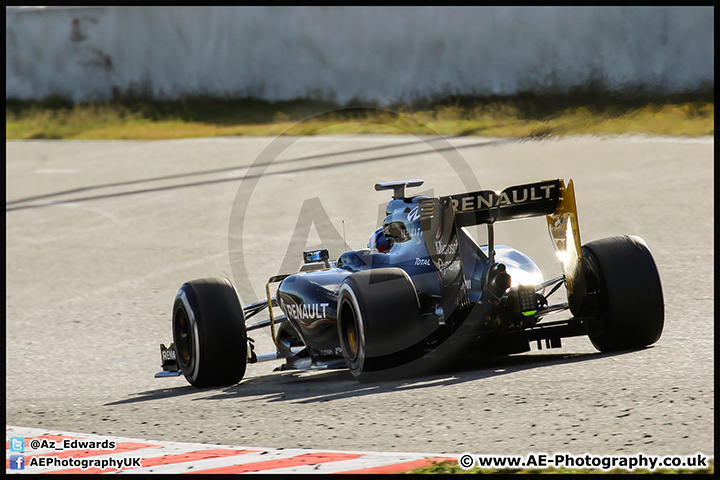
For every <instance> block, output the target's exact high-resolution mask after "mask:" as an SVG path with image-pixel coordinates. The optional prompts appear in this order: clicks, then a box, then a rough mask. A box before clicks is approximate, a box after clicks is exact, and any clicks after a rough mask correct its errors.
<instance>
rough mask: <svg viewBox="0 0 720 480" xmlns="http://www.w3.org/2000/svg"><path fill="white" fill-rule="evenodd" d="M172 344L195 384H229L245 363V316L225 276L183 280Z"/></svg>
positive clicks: (239, 376)
mask: <svg viewBox="0 0 720 480" xmlns="http://www.w3.org/2000/svg"><path fill="white" fill-rule="evenodd" d="M172 329H173V342H174V344H175V349H176V352H177V362H178V365H179V367H180V370H181V371H182V373H183V375H184V376H185V378H186V379H187V381H188V382H190V384H192V385H193V386H195V387H214V386H221V385H232V384H235V383H238V382H239V381H240V380H242V378H243V376H244V375H245V369H246V367H247V333H246V330H245V317H244V315H243V309H242V306H241V305H240V301H239V300H238V296H237V293H236V292H235V288H234V287H233V285H232V283H231V282H230V280H228V279H226V278H203V279H199V280H193V281H190V282H187V283H185V284H184V285H183V286H182V287H180V290H179V291H178V293H177V296H176V297H175V303H174V305H173V314H172Z"/></svg>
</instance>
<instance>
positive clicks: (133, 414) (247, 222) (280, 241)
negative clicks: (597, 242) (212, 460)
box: [6, 136, 715, 455]
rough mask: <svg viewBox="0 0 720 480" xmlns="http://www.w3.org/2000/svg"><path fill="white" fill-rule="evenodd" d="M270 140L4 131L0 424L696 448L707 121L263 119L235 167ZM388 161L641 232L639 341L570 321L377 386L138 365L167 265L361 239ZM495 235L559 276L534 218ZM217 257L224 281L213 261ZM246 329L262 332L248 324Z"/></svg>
mask: <svg viewBox="0 0 720 480" xmlns="http://www.w3.org/2000/svg"><path fill="white" fill-rule="evenodd" d="M273 140H274V139H272V138H248V139H243V138H219V139H193V140H177V141H157V142H134V141H113V142H101V141H82V142H80V141H66V142H63V141H29V142H6V153H7V166H6V173H7V180H6V182H7V183H6V187H7V198H6V201H7V204H6V221H7V229H6V234H7V240H6V255H7V266H6V279H7V290H6V301H7V306H6V314H7V326H6V334H7V348H6V362H7V367H6V385H7V393H6V403H7V404H6V424H7V425H16V426H23V427H36V428H47V429H61V430H66V431H74V432H86V433H89V434H100V435H116V436H124V437H134V438H147V439H155V440H162V441H180V442H202V443H213V444H228V445H254V446H265V447H272V448H316V449H317V448H325V449H333V450H343V449H347V450H363V451H399V452H402V451H405V452H435V453H447V454H459V453H461V452H473V453H483V454H519V455H522V454H526V453H529V452H548V453H551V454H552V453H556V452H569V453H574V454H583V453H592V454H623V453H624V454H636V453H638V452H642V453H645V454H657V455H666V454H678V455H685V454H694V453H696V452H701V453H704V454H705V455H712V454H713V452H714V446H715V442H714V434H713V431H714V410H713V405H714V379H713V375H714V348H713V337H714V324H713V323H714V302H713V300H714V294H713V287H714V275H713V260H714V252H713V226H714V225H713V224H714V219H713V218H714V217H713V214H714V211H713V176H714V171H713V151H714V141H713V139H712V138H710V137H705V138H699V139H677V138H666V137H638V136H633V137H619V138H592V137H588V138H583V137H581V138H570V139H565V140H546V141H506V140H493V139H483V138H455V139H449V140H447V141H445V140H439V139H433V138H416V137H412V136H367V137H365V136H332V137H322V136H318V137H307V138H286V139H284V140H282V141H283V142H285V143H283V144H282V149H278V150H275V151H273V155H275V154H277V159H276V160H275V161H274V163H272V164H271V165H269V166H268V167H267V168H264V167H261V168H257V167H256V168H254V169H249V166H250V165H251V164H252V163H253V162H255V161H259V162H260V163H263V162H265V163H268V162H267V160H268V152H267V151H266V152H265V153H263V150H264V149H265V148H266V147H267V146H268V145H270V144H271V143H272V142H273ZM448 142H449V143H448ZM276 145H277V144H276ZM280 150H282V151H280ZM444 152H454V153H452V155H455V156H454V157H453V159H451V160H450V161H449V160H448V158H446V157H447V155H445V156H444V155H443V153H444ZM452 155H451V156H452ZM457 155H459V156H460V158H461V159H462V162H464V163H463V165H466V166H467V167H468V168H469V170H467V169H466V170H463V169H464V168H465V167H462V168H461V167H458V163H457V162H458V161H457ZM258 159H259V160H258ZM453 162H454V164H455V166H454V167H453V166H452V165H451V163H453ZM468 171H469V172H470V174H471V175H474V178H475V179H474V180H473V179H472V178H470V177H469V176H468V175H469V174H468ZM458 172H459V173H460V175H461V176H458ZM243 178H244V180H243ZM253 178H254V179H255V180H254V181H252V182H250V181H249V180H250V179H253ZM408 178H422V179H424V180H425V182H426V184H425V185H424V186H423V187H421V188H419V189H417V190H418V191H423V192H425V191H427V190H428V189H430V188H432V189H433V190H432V191H433V193H434V194H435V195H442V194H452V193H459V192H463V191H465V185H469V184H472V182H477V185H480V186H482V188H491V189H494V190H500V189H502V188H504V187H507V186H510V185H515V184H522V183H528V182H533V181H538V180H542V179H552V178H564V179H566V180H567V179H570V178H572V179H573V180H574V182H575V187H576V195H577V203H578V211H579V224H580V231H581V237H582V240H583V241H584V242H587V241H590V240H593V239H598V238H602V237H609V236H613V235H620V234H635V235H639V236H641V237H643V238H644V239H645V240H646V242H647V243H648V245H649V247H650V249H651V251H652V253H653V255H654V257H655V260H656V262H657V264H658V266H659V270H660V274H661V278H662V282H663V287H664V294H665V305H666V321H665V322H666V323H665V330H664V333H663V336H662V338H661V339H660V341H659V342H658V343H657V344H656V345H655V346H653V347H651V348H647V349H644V350H640V351H632V352H621V353H617V354H601V353H598V352H597V351H596V350H595V349H594V348H593V346H592V345H591V343H590V342H589V340H588V339H587V338H585V337H579V338H574V339H567V340H564V343H563V348H561V349H555V350H542V351H537V349H536V348H535V346H533V351H531V352H528V353H526V354H522V355H514V356H511V357H506V358H504V359H494V360H491V361H488V362H486V363H484V364H481V365H477V366H475V367H474V368H458V370H456V371H449V372H441V373H437V374H433V375H427V376H422V377H419V378H411V379H406V380H397V381H389V382H383V383H378V384H359V383H356V382H355V381H354V380H353V379H352V377H351V376H350V374H349V373H348V372H347V371H344V370H334V371H314V372H290V371H286V372H273V369H274V368H275V367H276V366H278V365H279V361H272V362H267V363H259V364H255V365H250V366H249V367H248V373H247V376H246V378H245V379H244V380H243V381H242V382H241V383H240V384H238V385H235V386H231V387H225V388H210V389H195V388H193V387H191V386H189V385H188V384H187V383H186V382H185V380H184V379H183V378H182V377H179V378H168V379H155V378H153V374H154V373H155V372H156V371H158V370H159V363H160V359H159V348H158V345H159V344H160V343H161V342H168V343H169V341H171V338H172V337H171V331H170V309H171V306H172V301H173V298H174V295H175V293H176V291H177V289H178V288H179V286H180V285H181V284H182V283H183V282H184V281H187V280H190V279H194V278H201V277H208V276H224V277H229V278H231V279H234V280H235V282H236V283H237V284H238V285H240V284H243V285H251V286H250V287H247V286H243V287H238V290H239V291H240V293H241V296H242V301H243V302H244V303H250V302H253V301H255V300H257V299H259V298H261V297H262V295H263V291H264V284H265V281H266V280H267V278H268V277H269V276H271V275H275V274H277V273H278V272H279V271H280V270H281V267H282V266H283V264H284V262H288V261H289V262H290V263H293V262H295V263H294V264H297V265H299V263H300V261H301V260H300V251H297V252H293V255H296V257H292V256H291V257H288V258H290V259H289V260H288V259H287V258H286V253H287V250H288V246H289V245H290V243H291V238H292V236H293V232H294V231H296V230H297V231H299V232H300V233H303V232H304V236H305V238H307V241H306V242H304V243H306V244H307V245H314V244H318V243H320V242H321V241H322V240H327V241H328V242H330V243H332V245H331V247H332V248H331V255H332V256H333V257H336V256H337V255H338V254H339V253H340V251H338V248H341V247H342V246H343V245H342V244H341V245H339V247H338V238H341V237H338V234H342V231H343V226H344V230H345V240H344V241H346V242H347V244H348V245H349V247H351V248H360V247H363V246H364V245H365V244H366V243H367V240H368V238H369V236H370V233H371V232H372V231H373V229H374V228H375V226H376V224H377V218H378V209H379V208H380V205H382V204H384V203H385V202H387V200H388V199H389V193H388V192H376V191H375V190H374V189H373V185H374V184H375V183H376V182H379V181H390V180H398V179H408ZM239 189H240V190H242V191H241V192H240V195H239V194H238V192H239ZM243 192H244V193H243ZM243 195H244V196H243ZM236 196H238V198H241V200H242V204H243V205H247V210H246V214H245V218H244V223H243V225H242V228H239V227H238V218H239V217H238V215H239V213H238V212H239V211H240V210H241V208H240V205H238V204H234V203H235V199H236ZM313 199H317V200H313ZM318 201H319V204H321V205H322V207H323V210H324V211H325V212H326V213H327V217H328V218H329V223H327V222H326V223H322V222H318V224H319V226H318V225H316V226H314V227H312V228H310V227H307V228H305V227H304V226H303V225H301V223H302V222H299V221H298V219H299V218H301V217H302V215H301V210H302V206H303V205H305V206H306V207H308V208H310V207H312V206H313V205H314V206H315V208H316V210H317V205H318ZM315 213H317V212H315ZM317 218H320V217H317ZM329 225H332V226H334V229H335V234H334V235H333V234H331V233H332V232H330V230H329V229H328V227H329ZM296 226H297V227H298V228H296ZM303 228H305V230H303ZM328 232H330V233H328ZM476 233H480V234H482V230H481V231H479V232H476ZM298 235H299V234H296V237H297V238H300V237H303V235H299V236H298ZM496 236H497V242H498V243H504V244H509V245H512V246H515V247H517V248H519V249H520V250H522V251H524V252H525V253H527V254H529V255H530V256H531V257H533V258H534V259H535V260H536V262H537V263H538V265H539V266H540V267H541V268H542V269H543V272H544V273H545V274H546V277H547V278H549V277H550V276H554V275H557V274H558V273H559V264H558V263H557V261H556V259H555V255H554V253H553V249H552V246H551V243H550V239H549V236H548V233H547V227H546V226H545V225H544V220H543V219H530V220H525V221H516V222H508V223H506V224H502V225H498V227H497V230H496ZM238 238H239V240H238ZM238 242H241V243H238ZM333 242H334V243H333ZM293 258H294V260H293ZM239 261H242V262H243V264H244V269H245V270H246V271H247V277H248V278H247V279H238V278H234V277H236V276H237V272H238V271H242V268H239V267H238V265H235V266H234V267H233V265H232V263H233V262H239ZM285 265H288V264H287V263H286V264H285ZM253 296H254V297H255V298H250V297H253ZM255 333H256V335H254V337H255V339H256V341H257V344H258V345H259V350H261V351H268V350H269V348H270V345H271V341H270V338H269V334H268V333H267V332H264V331H262V332H255Z"/></svg>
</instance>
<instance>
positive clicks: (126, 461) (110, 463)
mask: <svg viewBox="0 0 720 480" xmlns="http://www.w3.org/2000/svg"><path fill="white" fill-rule="evenodd" d="M25 446H26V442H25V438H24V437H11V438H10V441H9V442H8V447H9V450H10V452H11V453H23V452H24V451H25ZM27 446H28V447H29V448H30V449H31V450H46V451H48V450H49V451H50V452H52V451H56V452H63V451H67V450H98V451H102V452H105V451H108V450H115V448H116V447H117V444H116V443H115V442H114V441H112V440H103V441H95V440H82V439H64V440H63V441H62V442H56V441H54V440H48V439H37V438H35V439H32V440H30V442H28V445H27ZM141 460H142V459H141V458H140V457H125V458H120V459H117V458H112V457H109V458H73V457H67V458H59V457H54V456H45V455H33V456H31V457H29V458H26V456H25V455H17V454H16V455H10V459H9V467H10V470H25V468H28V467H40V468H80V469H82V470H87V469H89V468H99V469H101V470H105V469H108V468H114V469H118V470H120V469H123V468H140V467H142V464H141ZM26 462H27V463H26Z"/></svg>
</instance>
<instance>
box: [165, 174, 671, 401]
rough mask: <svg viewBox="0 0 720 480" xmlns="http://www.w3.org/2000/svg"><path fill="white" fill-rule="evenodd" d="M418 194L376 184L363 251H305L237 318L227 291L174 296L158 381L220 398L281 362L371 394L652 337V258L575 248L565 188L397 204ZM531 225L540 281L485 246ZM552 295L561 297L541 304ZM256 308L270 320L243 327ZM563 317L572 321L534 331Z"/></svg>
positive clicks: (196, 286)
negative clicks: (479, 232)
mask: <svg viewBox="0 0 720 480" xmlns="http://www.w3.org/2000/svg"><path fill="white" fill-rule="evenodd" d="M422 183H423V181H422V180H407V181H399V182H389V183H380V184H377V185H375V189H376V190H390V189H392V190H393V198H392V200H390V202H389V203H388V205H387V209H386V214H387V217H386V218H385V220H384V222H383V225H382V227H381V228H379V229H377V230H376V231H375V232H374V233H373V234H372V237H371V239H370V242H369V244H368V248H365V249H361V250H353V251H348V252H345V253H343V254H342V255H340V257H339V258H338V259H337V261H330V259H329V256H328V251H327V250H326V249H319V250H314V251H306V252H304V253H303V256H304V265H303V267H302V268H301V269H300V271H299V272H297V273H292V274H283V275H276V276H273V277H271V278H270V279H269V280H268V283H267V285H266V292H267V298H266V299H263V300H261V301H259V302H255V303H252V304H250V305H246V306H245V307H242V306H241V305H240V302H239V300H238V296H237V294H236V291H235V289H234V287H233V285H232V283H231V282H230V281H229V280H227V279H219V278H208V279H201V280H193V281H190V282H187V283H185V284H184V285H183V286H182V287H181V288H180V290H179V292H178V294H177V297H176V298H175V304H174V307H173V313H172V330H173V343H172V344H171V345H170V346H169V347H166V346H165V345H161V346H160V349H161V356H162V367H163V371H162V372H160V373H158V374H157V375H156V376H176V375H180V373H182V374H183V375H184V376H185V378H186V379H187V380H188V381H189V382H190V383H191V384H192V385H194V386H196V387H203V386H217V385H229V384H234V383H237V382H239V381H240V380H241V379H242V378H243V376H244V375H245V370H246V366H247V364H248V363H254V362H259V361H263V360H270V359H279V358H284V359H285V363H284V364H282V366H281V367H279V368H280V369H283V370H284V369H314V368H348V369H349V370H350V373H351V374H352V375H353V376H354V377H355V378H356V379H357V380H359V381H368V380H370V381H373V380H381V379H384V378H388V377H393V378H397V377H398V376H399V377H404V376H408V375H411V374H415V373H416V372H417V371H419V370H420V369H421V368H424V366H427V365H434V364H441V363H443V362H445V363H447V362H453V361H461V359H462V358H468V357H475V358H476V357H480V356H496V355H507V354H513V353H521V352H526V351H529V350H530V342H533V341H536V342H537V346H538V348H542V343H543V342H542V341H543V340H544V341H545V346H546V348H558V347H560V346H561V339H562V338H563V337H573V336H579V335H588V336H589V338H590V340H591V342H592V343H593V345H594V346H595V347H596V348H597V349H599V350H600V351H603V352H605V351H613V350H625V349H637V348H642V347H645V346H647V345H651V344H653V343H655V342H656V341H657V340H658V339H659V338H660V335H661V333H662V329H663V323H664V316H665V311H664V304H663V293H662V286H661V283H660V276H659V274H658V270H657V267H656V266H655V262H654V260H653V257H652V255H651V254H650V250H649V249H648V247H647V245H646V244H645V242H644V241H643V240H642V239H641V238H639V237H636V236H618V237H612V238H605V239H602V240H596V241H593V242H590V243H587V244H586V245H584V246H582V247H581V244H580V235H579V230H578V220H577V212H576V206H575V194H574V189H573V183H572V180H571V181H570V182H569V183H568V185H567V186H566V185H565V183H564V181H563V180H560V179H557V180H550V181H542V182H538V183H531V184H526V185H517V186H513V187H508V188H506V189H505V190H503V191H502V192H499V193H498V192H494V191H491V190H481V191H477V192H472V193H463V194H459V195H449V196H444V197H436V198H428V197H424V196H409V197H408V196H405V188H406V187H416V186H419V185H421V184H422ZM541 215H545V216H546V218H547V222H548V227H549V231H550V237H551V239H552V243H553V246H554V247H555V250H556V254H557V256H558V257H559V258H560V261H561V265H562V272H563V275H561V276H558V277H557V278H552V279H550V280H543V277H542V273H541V272H540V269H539V268H538V267H537V265H536V264H535V263H534V262H533V261H532V260H531V259H530V258H528V257H527V256H526V255H525V254H523V253H521V252H520V251H518V250H515V249H513V248H511V247H508V246H503V245H495V244H494V240H493V237H494V234H493V225H494V223H495V222H499V221H504V220H513V219H521V218H526V217H534V216H541ZM478 224H485V225H487V245H485V246H479V245H478V244H477V243H476V242H475V240H474V239H473V238H472V237H471V236H470V234H469V233H468V230H467V228H466V227H467V226H471V225H478ZM277 282H280V284H279V286H278V288H277V293H276V295H275V296H272V295H271V290H270V285H271V284H273V283H277ZM562 286H564V287H565V289H564V291H565V293H566V295H565V298H563V301H560V302H558V303H553V304H551V303H550V302H549V300H548V298H549V297H550V296H551V295H552V294H553V293H555V292H556V291H558V290H559V289H560V287H562ZM273 307H279V308H280V310H282V315H276V314H275V313H274V312H273ZM265 309H268V318H267V319H265V320H262V321H259V322H256V323H253V324H250V325H246V323H245V322H246V320H247V319H249V318H250V317H252V316H254V315H256V314H258V313H260V312H261V311H263V310H265ZM562 311H569V312H570V314H571V315H564V317H568V316H569V317H570V318H563V319H559V320H551V321H548V320H547V319H546V318H545V317H547V316H548V315H549V314H555V313H557V312H562ZM264 327H269V328H270V333H271V335H272V339H273V342H274V344H275V347H276V351H275V352H272V353H270V354H265V355H257V354H256V352H255V351H254V343H253V341H252V339H249V338H248V336H247V332H249V331H252V330H255V329H259V328H264ZM451 365H452V364H451Z"/></svg>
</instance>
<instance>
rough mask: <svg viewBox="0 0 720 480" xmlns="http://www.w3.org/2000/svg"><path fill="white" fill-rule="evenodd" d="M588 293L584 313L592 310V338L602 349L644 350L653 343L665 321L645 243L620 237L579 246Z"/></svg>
mask: <svg viewBox="0 0 720 480" xmlns="http://www.w3.org/2000/svg"><path fill="white" fill-rule="evenodd" d="M582 264H583V275H584V276H585V282H586V285H587V291H588V295H587V297H586V300H585V303H584V305H583V309H582V310H583V311H585V312H588V311H592V312H593V314H594V316H596V320H595V321H593V322H590V323H589V333H588V336H589V337H590V341H591V342H592V344H593V345H594V346H595V348H597V349H598V350H600V351H601V352H609V351H615V350H630V349H637V348H642V347H645V346H647V345H652V344H653V343H655V342H656V341H657V340H658V339H659V338H660V335H661V334H662V330H663V325H664V322H665V306H664V303H663V292H662V285H661V283H660V275H659V273H658V270H657V266H656V265H655V261H654V260H653V257H652V254H651V253H650V250H649V249H648V247H647V244H646V243H645V241H644V240H643V239H642V238H640V237H636V236H627V235H623V236H619V237H611V238H604V239H601V240H596V241H593V242H590V243H588V244H586V245H585V246H583V247H582Z"/></svg>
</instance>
